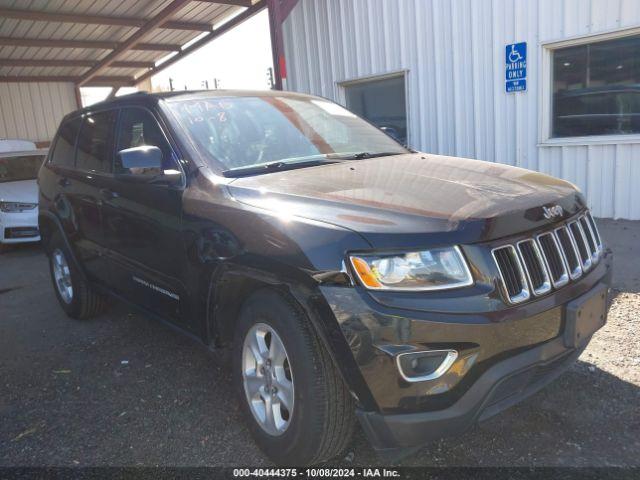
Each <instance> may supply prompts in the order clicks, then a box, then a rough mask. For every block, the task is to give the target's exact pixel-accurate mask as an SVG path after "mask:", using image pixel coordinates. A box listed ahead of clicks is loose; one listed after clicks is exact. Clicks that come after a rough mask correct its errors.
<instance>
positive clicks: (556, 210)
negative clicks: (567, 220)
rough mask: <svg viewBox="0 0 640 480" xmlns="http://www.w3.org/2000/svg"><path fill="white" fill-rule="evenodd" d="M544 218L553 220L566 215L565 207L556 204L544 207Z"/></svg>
mask: <svg viewBox="0 0 640 480" xmlns="http://www.w3.org/2000/svg"><path fill="white" fill-rule="evenodd" d="M542 211H543V215H544V218H546V219H547V220H553V219H554V218H558V217H561V216H562V215H564V208H562V207H561V206H560V205H554V206H553V207H542Z"/></svg>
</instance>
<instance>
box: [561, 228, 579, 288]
mask: <svg viewBox="0 0 640 480" xmlns="http://www.w3.org/2000/svg"><path fill="white" fill-rule="evenodd" d="M554 233H555V236H556V239H557V240H558V242H559V243H560V246H561V247H562V248H561V249H560V251H561V252H562V256H563V257H564V261H565V263H566V264H567V268H568V269H569V277H570V278H571V280H576V279H577V278H580V277H581V276H582V265H581V264H580V254H579V253H578V248H577V247H576V243H575V241H574V240H573V236H572V235H571V232H569V229H568V228H567V227H566V226H564V227H560V228H556V230H555V232H554Z"/></svg>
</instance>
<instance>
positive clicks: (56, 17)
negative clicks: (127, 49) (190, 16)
mask: <svg viewBox="0 0 640 480" xmlns="http://www.w3.org/2000/svg"><path fill="white" fill-rule="evenodd" d="M2 17H4V18H14V19H18V20H31V21H34V22H60V23H82V24H94V25H115V26H121V27H136V28H141V27H143V26H144V25H145V23H146V20H145V19H144V18H131V17H110V16H104V15H77V14H69V13H53V12H42V11H36V10H14V9H11V8H0V18H2ZM160 28H168V29H173V30H195V31H199V32H208V31H210V30H211V25H209V24H207V23H194V22H182V21H174V20H167V21H165V22H164V23H162V24H161V25H160Z"/></svg>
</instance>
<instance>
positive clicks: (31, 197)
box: [0, 180, 38, 203]
mask: <svg viewBox="0 0 640 480" xmlns="http://www.w3.org/2000/svg"><path fill="white" fill-rule="evenodd" d="M0 202H20V203H38V184H37V181H36V180H20V181H18V182H5V183H2V182H0Z"/></svg>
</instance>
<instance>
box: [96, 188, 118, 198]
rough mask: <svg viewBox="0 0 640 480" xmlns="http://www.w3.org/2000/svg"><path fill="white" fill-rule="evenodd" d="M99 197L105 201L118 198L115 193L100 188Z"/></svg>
mask: <svg viewBox="0 0 640 480" xmlns="http://www.w3.org/2000/svg"><path fill="white" fill-rule="evenodd" d="M100 196H101V197H102V198H104V199H105V200H113V199H114V198H118V197H119V195H118V194H117V192H114V191H113V190H109V189H108V188H101V189H100Z"/></svg>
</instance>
